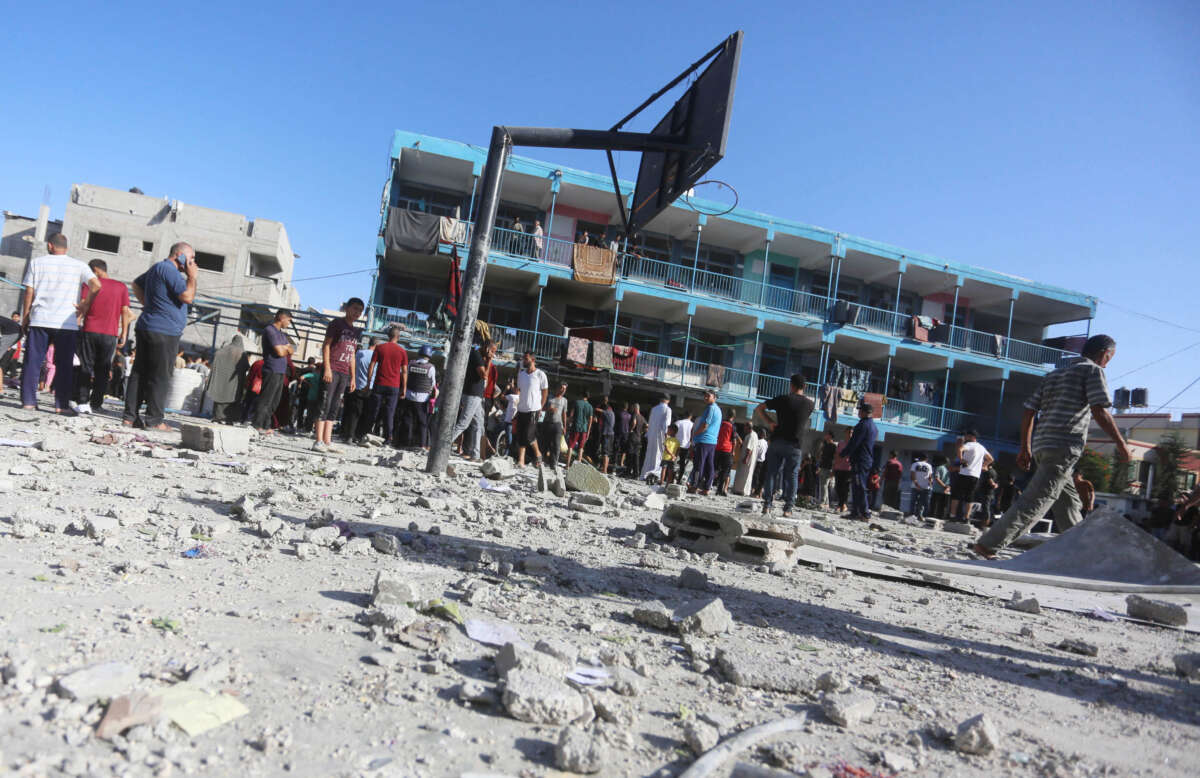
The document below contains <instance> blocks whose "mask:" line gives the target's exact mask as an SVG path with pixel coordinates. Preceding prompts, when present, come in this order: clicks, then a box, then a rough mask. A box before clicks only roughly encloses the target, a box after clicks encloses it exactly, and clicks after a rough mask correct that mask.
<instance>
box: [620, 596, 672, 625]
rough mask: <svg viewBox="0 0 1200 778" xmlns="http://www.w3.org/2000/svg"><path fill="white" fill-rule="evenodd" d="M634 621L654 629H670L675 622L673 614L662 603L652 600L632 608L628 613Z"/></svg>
mask: <svg viewBox="0 0 1200 778" xmlns="http://www.w3.org/2000/svg"><path fill="white" fill-rule="evenodd" d="M630 615H631V617H632V618H633V620H634V621H636V622H637V623H638V624H643V625H645V626H647V627H654V628H655V629H670V628H671V626H672V625H673V624H674V623H675V616H674V614H673V613H672V612H671V609H670V608H668V607H667V606H666V605H664V604H663V603H661V602H659V601H658V600H652V601H651V602H648V603H646V604H645V605H642V606H640V607H637V608H634V609H633V613H632V614H630Z"/></svg>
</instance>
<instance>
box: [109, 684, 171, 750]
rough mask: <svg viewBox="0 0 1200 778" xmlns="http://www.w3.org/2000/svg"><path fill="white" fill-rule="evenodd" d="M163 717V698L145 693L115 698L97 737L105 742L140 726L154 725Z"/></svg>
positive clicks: (110, 704) (110, 703)
mask: <svg viewBox="0 0 1200 778" xmlns="http://www.w3.org/2000/svg"><path fill="white" fill-rule="evenodd" d="M160 716H162V697H159V696H157V695H151V694H147V693H145V692H133V693H132V694H126V695H122V696H120V697H114V698H113V699H112V701H111V702H109V703H108V708H107V710H105V711H104V718H102V719H101V720H100V724H99V726H97V727H96V737H98V738H103V739H105V740H107V739H109V738H111V737H113V736H114V735H119V734H121V733H122V732H124V731H125V730H127V729H129V728H130V727H136V726H137V725H139V724H153V723H154V722H156V721H158V719H159V717H160Z"/></svg>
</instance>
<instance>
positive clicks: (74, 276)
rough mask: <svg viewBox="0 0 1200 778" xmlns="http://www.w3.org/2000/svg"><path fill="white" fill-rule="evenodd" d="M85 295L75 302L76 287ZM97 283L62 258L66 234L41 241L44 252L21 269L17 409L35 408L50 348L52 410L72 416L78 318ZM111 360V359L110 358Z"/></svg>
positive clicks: (80, 266)
mask: <svg viewBox="0 0 1200 778" xmlns="http://www.w3.org/2000/svg"><path fill="white" fill-rule="evenodd" d="M81 285H85V286H87V288H88V296H87V299H85V300H84V301H83V302H82V303H80V302H79V288H80V286H81ZM100 288H101V286H100V280H99V279H97V278H96V274H95V273H93V272H92V271H91V269H90V268H88V266H87V265H85V264H83V263H82V262H80V261H79V260H78V259H75V258H74V257H71V256H68V255H67V236H66V235H63V234H62V233H55V234H54V235H51V236H50V239H49V240H48V241H46V254H44V255H42V256H40V257H34V258H33V259H32V260H30V262H29V268H28V269H27V270H26V271H25V297H24V300H23V303H22V309H21V329H22V330H24V331H25V333H26V334H25V372H24V373H23V374H22V376H21V406H22V407H23V408H25V409H26V410H35V409H36V408H37V390H38V380H39V378H40V377H41V373H42V363H43V362H45V361H46V353H47V352H48V351H49V350H50V349H51V347H53V348H54V367H55V370H56V372H57V374H58V380H57V381H55V382H54V412H55V413H66V414H73V413H74V412H73V410H72V408H71V389H72V378H73V376H72V370H73V363H74V361H75V342H76V336H77V334H78V332H79V320H80V319H85V320H86V318H87V314H88V313H89V310H90V308H91V305H92V303H93V302H94V300H95V296H96V295H97V294H98V293H99V292H100ZM109 358H110V359H111V356H110V357H109Z"/></svg>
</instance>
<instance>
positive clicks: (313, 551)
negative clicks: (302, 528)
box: [295, 542, 319, 562]
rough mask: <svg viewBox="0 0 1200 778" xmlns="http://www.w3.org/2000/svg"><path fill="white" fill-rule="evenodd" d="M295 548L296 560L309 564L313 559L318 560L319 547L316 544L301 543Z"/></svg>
mask: <svg viewBox="0 0 1200 778" xmlns="http://www.w3.org/2000/svg"><path fill="white" fill-rule="evenodd" d="M295 548H296V558H297V559H299V560H300V561H301V562H307V561H309V560H311V559H316V558H317V555H318V553H319V552H318V551H317V549H318V548H319V547H318V546H317V545H316V544H315V543H303V542H301V543H297V544H296V545H295Z"/></svg>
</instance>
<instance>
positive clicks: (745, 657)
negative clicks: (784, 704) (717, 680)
mask: <svg viewBox="0 0 1200 778" xmlns="http://www.w3.org/2000/svg"><path fill="white" fill-rule="evenodd" d="M717 667H719V668H720V669H721V674H722V675H723V676H725V678H726V680H728V681H729V682H730V683H732V684H736V685H737V686H745V687H748V688H751V689H762V690H763V691H770V692H784V693H786V694H800V693H803V692H807V691H809V690H811V689H812V687H813V681H812V677H811V676H810V675H809V674H808V673H807V672H805V671H804V670H801V669H800V668H798V667H796V666H795V665H786V664H782V663H779V662H775V661H770V660H767V659H766V658H765V657H763V656H762V655H761V654H756V653H753V652H746V651H727V650H725V649H721V650H719V651H718V652H717Z"/></svg>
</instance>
